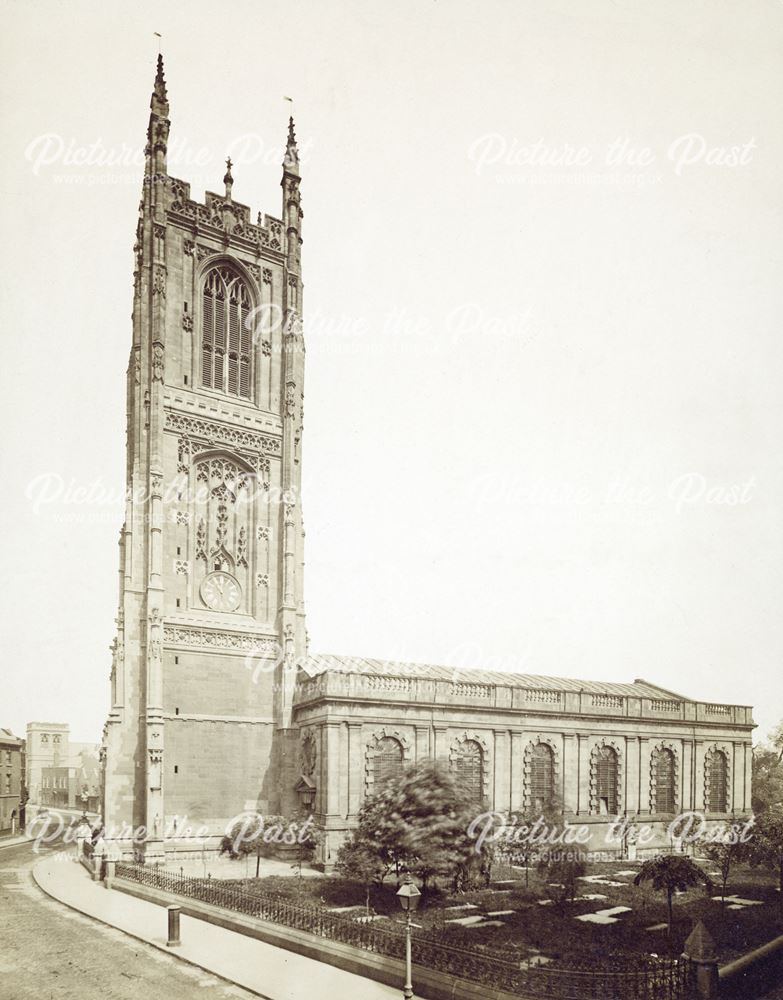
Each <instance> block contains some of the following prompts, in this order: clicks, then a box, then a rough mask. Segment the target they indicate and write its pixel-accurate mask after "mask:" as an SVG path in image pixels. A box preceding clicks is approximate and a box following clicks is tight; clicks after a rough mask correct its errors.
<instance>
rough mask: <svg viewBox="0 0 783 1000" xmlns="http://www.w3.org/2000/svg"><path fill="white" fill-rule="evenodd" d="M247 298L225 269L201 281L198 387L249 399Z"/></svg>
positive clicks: (239, 282) (242, 285)
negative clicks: (199, 375) (199, 372)
mask: <svg viewBox="0 0 783 1000" xmlns="http://www.w3.org/2000/svg"><path fill="white" fill-rule="evenodd" d="M250 304H251V303H250V295H249V292H248V290H247V287H246V285H245V283H244V281H243V280H242V279H241V278H240V277H239V276H238V275H236V274H234V273H233V271H231V270H230V269H229V268H228V267H217V268H214V269H213V270H211V271H210V272H209V274H207V276H206V279H205V281H204V294H203V315H202V332H201V384H202V385H203V386H205V387H206V388H208V389H217V390H219V391H220V392H225V393H228V394H229V395H231V396H243V397H244V398H246V399H249V398H250V383H251V360H252V350H251V348H252V337H251V331H250V327H249V317H250Z"/></svg>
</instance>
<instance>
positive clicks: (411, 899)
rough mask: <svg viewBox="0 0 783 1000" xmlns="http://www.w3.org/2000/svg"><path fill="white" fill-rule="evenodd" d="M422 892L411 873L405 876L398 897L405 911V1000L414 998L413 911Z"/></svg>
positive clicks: (403, 992)
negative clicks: (412, 974) (412, 969)
mask: <svg viewBox="0 0 783 1000" xmlns="http://www.w3.org/2000/svg"><path fill="white" fill-rule="evenodd" d="M420 896H421V893H420V892H419V890H418V889H417V888H416V886H415V884H414V882H413V879H412V878H411V877H410V875H406V876H405V881H404V882H403V883H402V885H401V886H400V888H399V889H398V890H397V898H398V899H399V901H400V906H401V907H402V908H403V910H404V911H405V985H404V986H403V987H402V995H403V997H404V998H405V1000H412V998H413V983H412V982H411V978H412V977H411V913H413V912H414V911H415V909H416V907H417V906H418V905H419V897H420Z"/></svg>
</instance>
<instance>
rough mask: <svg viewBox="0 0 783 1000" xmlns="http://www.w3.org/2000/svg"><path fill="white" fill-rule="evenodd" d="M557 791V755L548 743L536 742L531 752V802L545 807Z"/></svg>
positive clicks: (536, 806)
mask: <svg viewBox="0 0 783 1000" xmlns="http://www.w3.org/2000/svg"><path fill="white" fill-rule="evenodd" d="M554 793H555V755H554V753H553V752H552V747H549V746H547V745H546V743H536V744H534V746H533V749H532V751H531V754H530V804H531V805H532V806H533V808H534V809H536V810H539V809H545V808H546V807H547V806H549V805H551V804H552V799H553V798H554Z"/></svg>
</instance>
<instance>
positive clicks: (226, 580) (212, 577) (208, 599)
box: [201, 571, 242, 611]
mask: <svg viewBox="0 0 783 1000" xmlns="http://www.w3.org/2000/svg"><path fill="white" fill-rule="evenodd" d="M201 597H202V599H203V601H204V603H205V604H206V606H207V607H208V608H211V609H212V610H213V611H236V609H237V608H238V607H239V601H240V598H241V597H242V591H241V590H240V587H239V584H238V583H237V581H236V580H235V579H234V577H233V576H231V575H230V574H229V573H224V572H222V571H219V572H217V573H210V574H209V576H208V577H206V578H205V579H204V582H203V583H202V584H201Z"/></svg>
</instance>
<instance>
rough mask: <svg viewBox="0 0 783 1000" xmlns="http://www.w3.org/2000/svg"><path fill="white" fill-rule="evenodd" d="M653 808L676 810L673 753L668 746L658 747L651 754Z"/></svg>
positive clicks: (670, 811)
mask: <svg viewBox="0 0 783 1000" xmlns="http://www.w3.org/2000/svg"><path fill="white" fill-rule="evenodd" d="M652 768H653V798H654V801H653V810H654V811H655V812H657V813H673V812H675V811H676V799H677V790H676V787H675V768H674V753H673V752H672V751H671V750H669V748H668V747H658V749H657V750H656V751H655V753H654V754H653V759H652Z"/></svg>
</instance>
